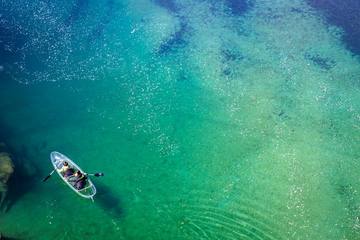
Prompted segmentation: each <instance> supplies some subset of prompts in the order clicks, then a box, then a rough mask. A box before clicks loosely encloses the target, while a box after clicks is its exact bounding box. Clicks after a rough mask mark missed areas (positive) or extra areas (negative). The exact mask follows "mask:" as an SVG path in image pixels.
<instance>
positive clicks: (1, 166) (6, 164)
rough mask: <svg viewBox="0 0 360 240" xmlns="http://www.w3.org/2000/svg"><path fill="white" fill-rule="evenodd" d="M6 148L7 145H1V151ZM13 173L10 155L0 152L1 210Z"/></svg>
mask: <svg viewBox="0 0 360 240" xmlns="http://www.w3.org/2000/svg"><path fill="white" fill-rule="evenodd" d="M4 148H5V145H4V144H1V149H4ZM13 172H14V164H13V162H12V160H11V157H10V155H9V153H7V152H0V208H1V207H2V205H3V203H4V200H5V198H6V195H7V191H8V187H7V182H8V180H9V178H10V176H11V174H12V173H13Z"/></svg>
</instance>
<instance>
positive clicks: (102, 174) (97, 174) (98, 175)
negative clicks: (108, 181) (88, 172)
mask: <svg viewBox="0 0 360 240" xmlns="http://www.w3.org/2000/svg"><path fill="white" fill-rule="evenodd" d="M94 176H95V177H103V176H104V173H95V174H94Z"/></svg>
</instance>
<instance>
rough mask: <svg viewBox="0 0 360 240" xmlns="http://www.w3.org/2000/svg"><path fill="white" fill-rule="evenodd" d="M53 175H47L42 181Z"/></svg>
mask: <svg viewBox="0 0 360 240" xmlns="http://www.w3.org/2000/svg"><path fill="white" fill-rule="evenodd" d="M50 177H51V175H47V176H46V177H45V178H44V179H43V180H42V181H43V182H46V180H48V179H49V178H50Z"/></svg>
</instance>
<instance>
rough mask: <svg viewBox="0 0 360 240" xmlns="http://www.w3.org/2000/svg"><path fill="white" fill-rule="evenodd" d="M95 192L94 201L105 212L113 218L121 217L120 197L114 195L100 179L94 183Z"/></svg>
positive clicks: (122, 210)
mask: <svg viewBox="0 0 360 240" xmlns="http://www.w3.org/2000/svg"><path fill="white" fill-rule="evenodd" d="M95 184H96V189H97V194H96V196H95V203H96V205H98V206H99V207H100V208H102V209H103V210H104V211H105V212H106V213H107V214H109V215H111V216H112V217H115V218H121V217H123V216H124V215H125V214H124V209H123V208H122V203H121V199H120V198H119V197H118V196H116V194H115V193H113V192H112V191H111V189H110V188H109V187H108V186H106V185H105V184H103V183H100V181H97V182H96V183H95Z"/></svg>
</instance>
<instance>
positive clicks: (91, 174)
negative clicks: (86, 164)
mask: <svg viewBox="0 0 360 240" xmlns="http://www.w3.org/2000/svg"><path fill="white" fill-rule="evenodd" d="M85 175H89V176H95V177H103V176H104V173H101V172H100V173H85Z"/></svg>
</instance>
